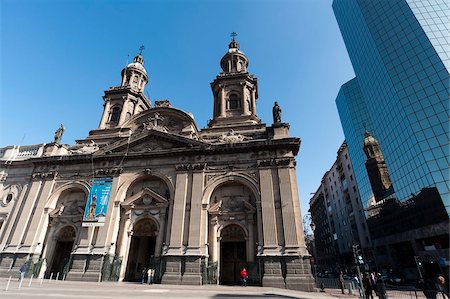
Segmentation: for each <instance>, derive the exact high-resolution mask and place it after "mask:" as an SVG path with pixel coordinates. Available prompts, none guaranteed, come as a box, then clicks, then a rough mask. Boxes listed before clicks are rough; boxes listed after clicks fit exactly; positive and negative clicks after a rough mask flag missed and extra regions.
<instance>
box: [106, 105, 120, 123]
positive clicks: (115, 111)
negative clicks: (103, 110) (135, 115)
mask: <svg viewBox="0 0 450 299" xmlns="http://www.w3.org/2000/svg"><path fill="white" fill-rule="evenodd" d="M120 112H121V109H120V107H119V106H115V107H113V109H112V113H111V119H110V120H109V121H110V122H117V121H119V116H120Z"/></svg>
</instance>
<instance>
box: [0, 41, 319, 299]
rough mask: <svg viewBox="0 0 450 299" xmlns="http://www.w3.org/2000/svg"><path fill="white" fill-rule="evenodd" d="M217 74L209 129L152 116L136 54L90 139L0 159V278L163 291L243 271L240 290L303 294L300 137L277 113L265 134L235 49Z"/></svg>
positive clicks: (254, 89) (230, 280) (251, 83)
mask: <svg viewBox="0 0 450 299" xmlns="http://www.w3.org/2000/svg"><path fill="white" fill-rule="evenodd" d="M220 66H221V68H222V71H221V72H220V74H219V75H218V76H217V77H216V78H215V79H214V81H213V82H212V83H211V88H212V93H213V101H214V111H213V118H212V119H211V121H210V122H209V123H208V127H207V128H203V129H199V128H198V127H197V124H196V123H195V121H194V119H193V117H192V116H191V115H190V114H188V113H186V112H184V111H182V110H180V109H177V108H174V107H172V105H171V104H170V102H169V101H168V100H161V101H155V102H154V104H153V105H151V104H150V101H149V99H148V98H147V97H146V96H145V95H144V88H145V86H146V84H147V83H148V80H149V79H148V74H147V71H146V69H145V68H144V58H143V56H142V54H139V55H137V56H136V57H135V58H134V61H133V62H132V63H130V64H128V65H127V66H126V67H125V68H124V69H123V70H122V73H121V75H122V81H121V84H120V86H117V87H112V88H110V89H108V90H106V91H105V95H104V97H103V100H104V105H103V107H104V110H103V114H102V117H101V119H100V123H99V126H98V128H97V129H95V130H92V131H90V132H89V136H88V137H87V138H85V139H83V140H78V141H77V142H76V144H75V145H74V146H68V145H64V144H60V140H61V134H62V133H63V130H64V128H63V127H61V130H62V131H61V130H59V131H58V132H57V133H55V140H54V142H52V143H49V144H43V145H39V146H36V147H35V148H33V149H32V150H29V152H27V153H22V155H20V153H19V154H16V155H13V154H11V155H12V156H11V157H9V158H8V157H6V156H7V153H8V152H9V153H11V151H14V150H15V149H16V147H8V148H3V149H1V150H0V156H1V157H2V162H4V163H2V164H3V165H2V166H1V168H0V170H1V173H0V191H1V193H0V196H1V197H0V200H1V202H0V223H1V224H0V225H1V227H0V276H10V275H16V273H17V272H18V268H19V267H20V266H21V265H22V264H23V263H28V264H29V265H30V270H29V272H33V275H34V276H35V277H36V276H42V275H44V276H46V277H53V278H55V277H56V276H57V275H58V278H60V279H61V278H64V279H68V280H86V281H100V280H108V279H111V280H119V281H121V280H125V281H133V280H137V279H139V278H140V276H141V273H142V271H143V269H144V268H145V269H148V268H153V269H154V270H155V275H156V280H157V281H159V282H161V283H163V284H164V283H168V284H197V285H199V284H205V283H218V284H236V283H239V271H240V270H241V269H242V268H244V267H245V268H247V270H248V272H249V282H250V283H254V284H256V285H263V286H273V287H281V288H289V289H298V290H307V291H312V290H314V286H313V284H314V283H313V279H312V276H311V271H310V262H309V255H308V253H307V251H306V248H305V243H304V236H303V229H302V223H301V215H300V201H299V196H298V187H297V178H296V171H295V167H296V161H295V156H296V155H297V153H298V151H299V148H300V139H299V138H293V137H290V136H289V124H287V123H283V122H281V116H280V113H281V110H280V108H279V106H278V104H276V106H275V107H274V109H273V114H274V123H273V124H272V125H271V126H267V125H265V124H264V123H262V122H261V120H260V119H259V118H258V116H257V114H256V106H257V100H258V84H257V83H258V82H257V78H255V77H254V76H252V75H251V74H250V73H249V72H248V70H247V68H248V58H247V57H246V55H245V54H244V53H243V52H242V51H241V50H240V48H239V44H238V43H237V42H236V41H235V39H234V38H233V40H232V41H231V43H230V44H229V49H228V50H227V52H226V54H225V55H224V56H223V58H222V59H221V61H220ZM18 150H19V149H18ZM19 152H20V150H19ZM30 153H31V154H30ZM14 157H16V158H14ZM28 275H30V273H28Z"/></svg>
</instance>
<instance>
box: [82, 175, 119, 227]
mask: <svg viewBox="0 0 450 299" xmlns="http://www.w3.org/2000/svg"><path fill="white" fill-rule="evenodd" d="M111 187H112V178H103V179H94V180H93V182H92V186H91V190H90V192H89V197H88V200H87V203H86V208H85V209H84V216H83V226H103V225H105V221H106V211H107V210H108V202H109V196H110V194H111Z"/></svg>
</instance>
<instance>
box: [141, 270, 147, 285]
mask: <svg viewBox="0 0 450 299" xmlns="http://www.w3.org/2000/svg"><path fill="white" fill-rule="evenodd" d="M146 275H147V268H145V267H144V268H142V271H141V284H144V282H145V276H146Z"/></svg>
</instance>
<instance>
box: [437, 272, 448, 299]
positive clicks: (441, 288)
mask: <svg viewBox="0 0 450 299" xmlns="http://www.w3.org/2000/svg"><path fill="white" fill-rule="evenodd" d="M436 291H437V293H438V294H441V296H440V297H442V298H443V299H448V292H447V290H446V285H445V278H444V276H442V275H439V276H438V277H437V278H436Z"/></svg>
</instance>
